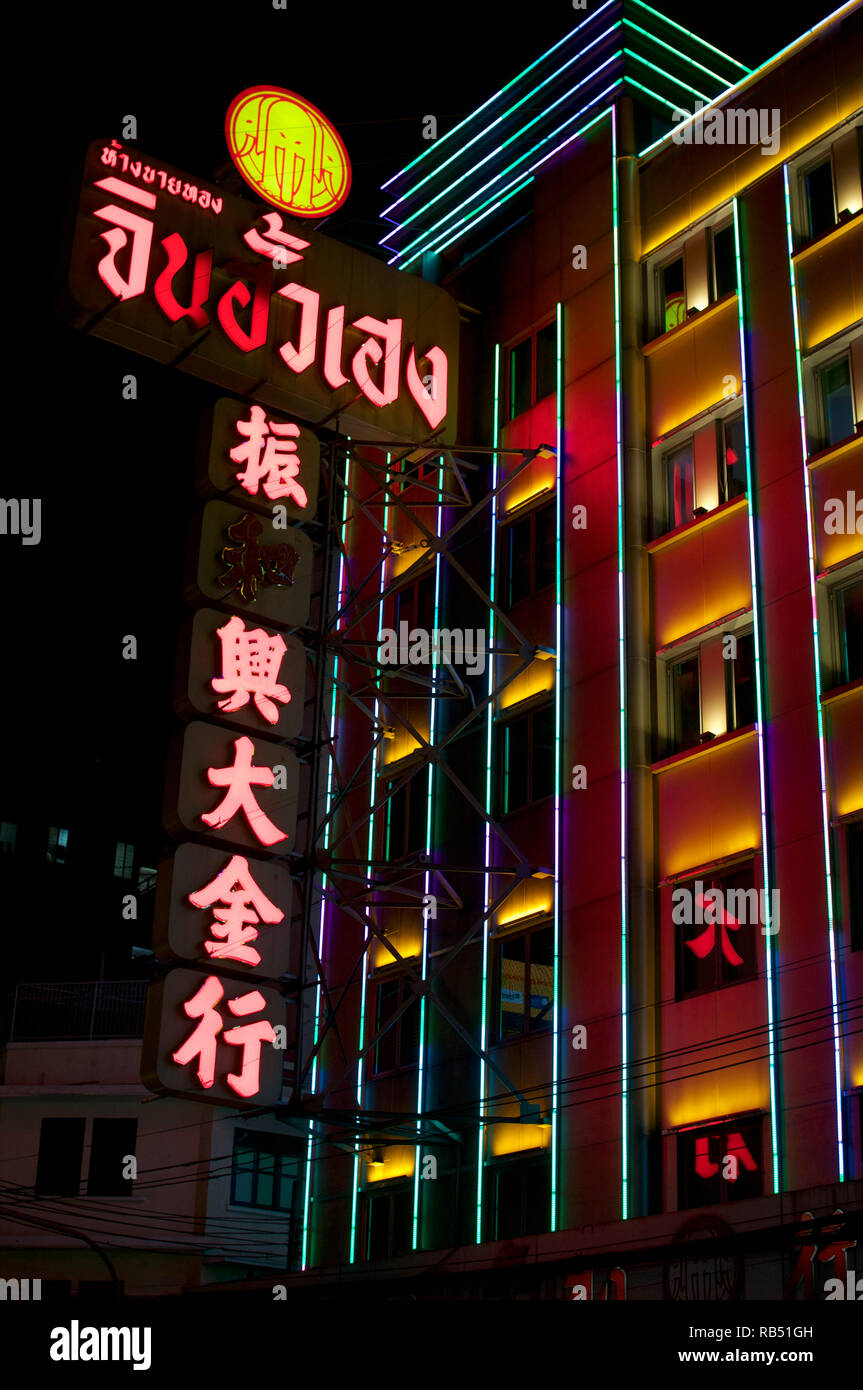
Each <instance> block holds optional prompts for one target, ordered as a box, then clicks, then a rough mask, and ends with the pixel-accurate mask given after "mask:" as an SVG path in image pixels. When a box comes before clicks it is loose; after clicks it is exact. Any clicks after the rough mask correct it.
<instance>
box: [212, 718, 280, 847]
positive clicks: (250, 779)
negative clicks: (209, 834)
mask: <svg viewBox="0 0 863 1390" xmlns="http://www.w3.org/2000/svg"><path fill="white" fill-rule="evenodd" d="M254 752H255V745H254V744H253V743H252V740H251V739H250V738H246V737H245V735H244V736H243V737H242V738H238V739H235V740H234V762H233V765H232V766H231V767H208V768H207V779H208V781H209V783H210V786H212V787H226V788H227V792H226V794H225V796H224V797H223V799H222V800H221V802H220V803H219V805H218V806H217V807H216V809H215V810H214V811H207V812H206V813H204V814H203V815H202V816H201V820H202V821H203V822H204V824H205V825H209V826H211V827H212V828H213V829H214V830H224V828H225V826H226V825H228V823H229V822H230V821H231V820H233V818H234V816H235V815H236V814H237V812H238V811H242V812H243V814H244V816H245V817H246V820H247V821H248V824H249V829H250V830H251V831H252V834H253V835H254V836H255V837H256V839H258V840H259V841H260V842H261V844H262V845H275V844H278V843H279V841H280V840H286V839H287V838H288V837H287V834H286V832H285V831H284V830H279V828H278V826H277V825H274V824H273V822H272V821H271V820H270V818H269V816H268V815H267V814H266V812H265V811H262V810H261V808H260V806H259V805H258V803H257V801H256V800H255V795H254V792H253V791H252V787H271V786H272V785H273V782H274V781H275V775H274V773H273V769H272V768H271V767H253V766H252V758H253V756H254Z"/></svg>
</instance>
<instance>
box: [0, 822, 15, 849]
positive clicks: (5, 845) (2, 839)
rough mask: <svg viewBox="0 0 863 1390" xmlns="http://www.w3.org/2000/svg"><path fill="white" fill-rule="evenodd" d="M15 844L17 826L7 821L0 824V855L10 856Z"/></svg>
mask: <svg viewBox="0 0 863 1390" xmlns="http://www.w3.org/2000/svg"><path fill="white" fill-rule="evenodd" d="M17 843H18V827H17V825H15V824H14V823H13V822H12V821H8V820H4V821H2V822H0V854H12V853H13V851H14V849H15V846H16V844H17Z"/></svg>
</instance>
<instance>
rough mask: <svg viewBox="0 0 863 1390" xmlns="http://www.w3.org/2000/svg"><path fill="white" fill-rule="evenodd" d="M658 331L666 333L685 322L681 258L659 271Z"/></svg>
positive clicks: (684, 287) (684, 292)
mask: <svg viewBox="0 0 863 1390" xmlns="http://www.w3.org/2000/svg"><path fill="white" fill-rule="evenodd" d="M659 301H660V324H661V328H660V331H661V332H662V333H667V332H668V331H669V329H672V328H676V327H677V325H678V324H680V323H684V322H685V320H686V284H685V278H684V274H683V257H682V256H678V257H677V259H676V260H673V261H669V263H668V265H664V266H662V267H661V269H660V271H659Z"/></svg>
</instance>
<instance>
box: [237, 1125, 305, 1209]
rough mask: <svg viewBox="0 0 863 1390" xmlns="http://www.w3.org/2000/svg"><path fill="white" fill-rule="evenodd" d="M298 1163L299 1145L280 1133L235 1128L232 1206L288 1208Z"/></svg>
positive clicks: (292, 1194)
mask: <svg viewBox="0 0 863 1390" xmlns="http://www.w3.org/2000/svg"><path fill="white" fill-rule="evenodd" d="M299 1165H300V1146H299V1145H298V1144H297V1142H296V1141H295V1140H291V1139H287V1138H283V1137H282V1135H280V1134H265V1133H264V1132H263V1131H259V1130H247V1129H238V1130H237V1131H236V1132H235V1134H234V1156H233V1164H232V1172H231V1201H232V1202H233V1203H234V1205H235V1206H241V1207H266V1208H267V1210H269V1211H286V1212H289V1211H291V1210H292V1207H293V1200H294V1191H295V1186H296V1182H297V1175H298V1173H299Z"/></svg>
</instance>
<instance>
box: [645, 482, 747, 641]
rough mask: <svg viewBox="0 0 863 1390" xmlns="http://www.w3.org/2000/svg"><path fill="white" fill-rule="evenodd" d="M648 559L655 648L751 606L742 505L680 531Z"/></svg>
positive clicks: (745, 529)
mask: <svg viewBox="0 0 863 1390" xmlns="http://www.w3.org/2000/svg"><path fill="white" fill-rule="evenodd" d="M651 559H652V562H653V604H654V607H653V614H654V630H655V633H656V646H657V648H659V647H665V646H667V645H668V644H669V643H671V642H676V641H677V640H678V639H679V638H681V637H685V636H686V635H687V633H690V632H697V631H698V630H699V629H700V628H703V627H706V626H707V625H708V624H709V623H712V622H716V621H717V620H719V619H721V618H724V617H727V616H728V615H729V614H731V613H737V612H739V611H740V609H742V608H749V607H750V605H751V603H752V586H751V583H750V577H749V532H748V529H747V512H746V506H745V504H744V505H742V506H738V507H734V508H732V509H730V510H729V511H727V512H723V513H722V514H721V515H720V516H718V517H716V519H715V520H713V521H704V522H702V524H701V525H700V526H694V527H692V528H691V530H689V531H684V532H683V533H682V534H681V535H680V536H679V537H678V538H677V539H676V540H674V541H672V542H670V544H668V545H666V546H663V547H662V548H661V549H659V550H656V551H654V552H653V553H652V556H651Z"/></svg>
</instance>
